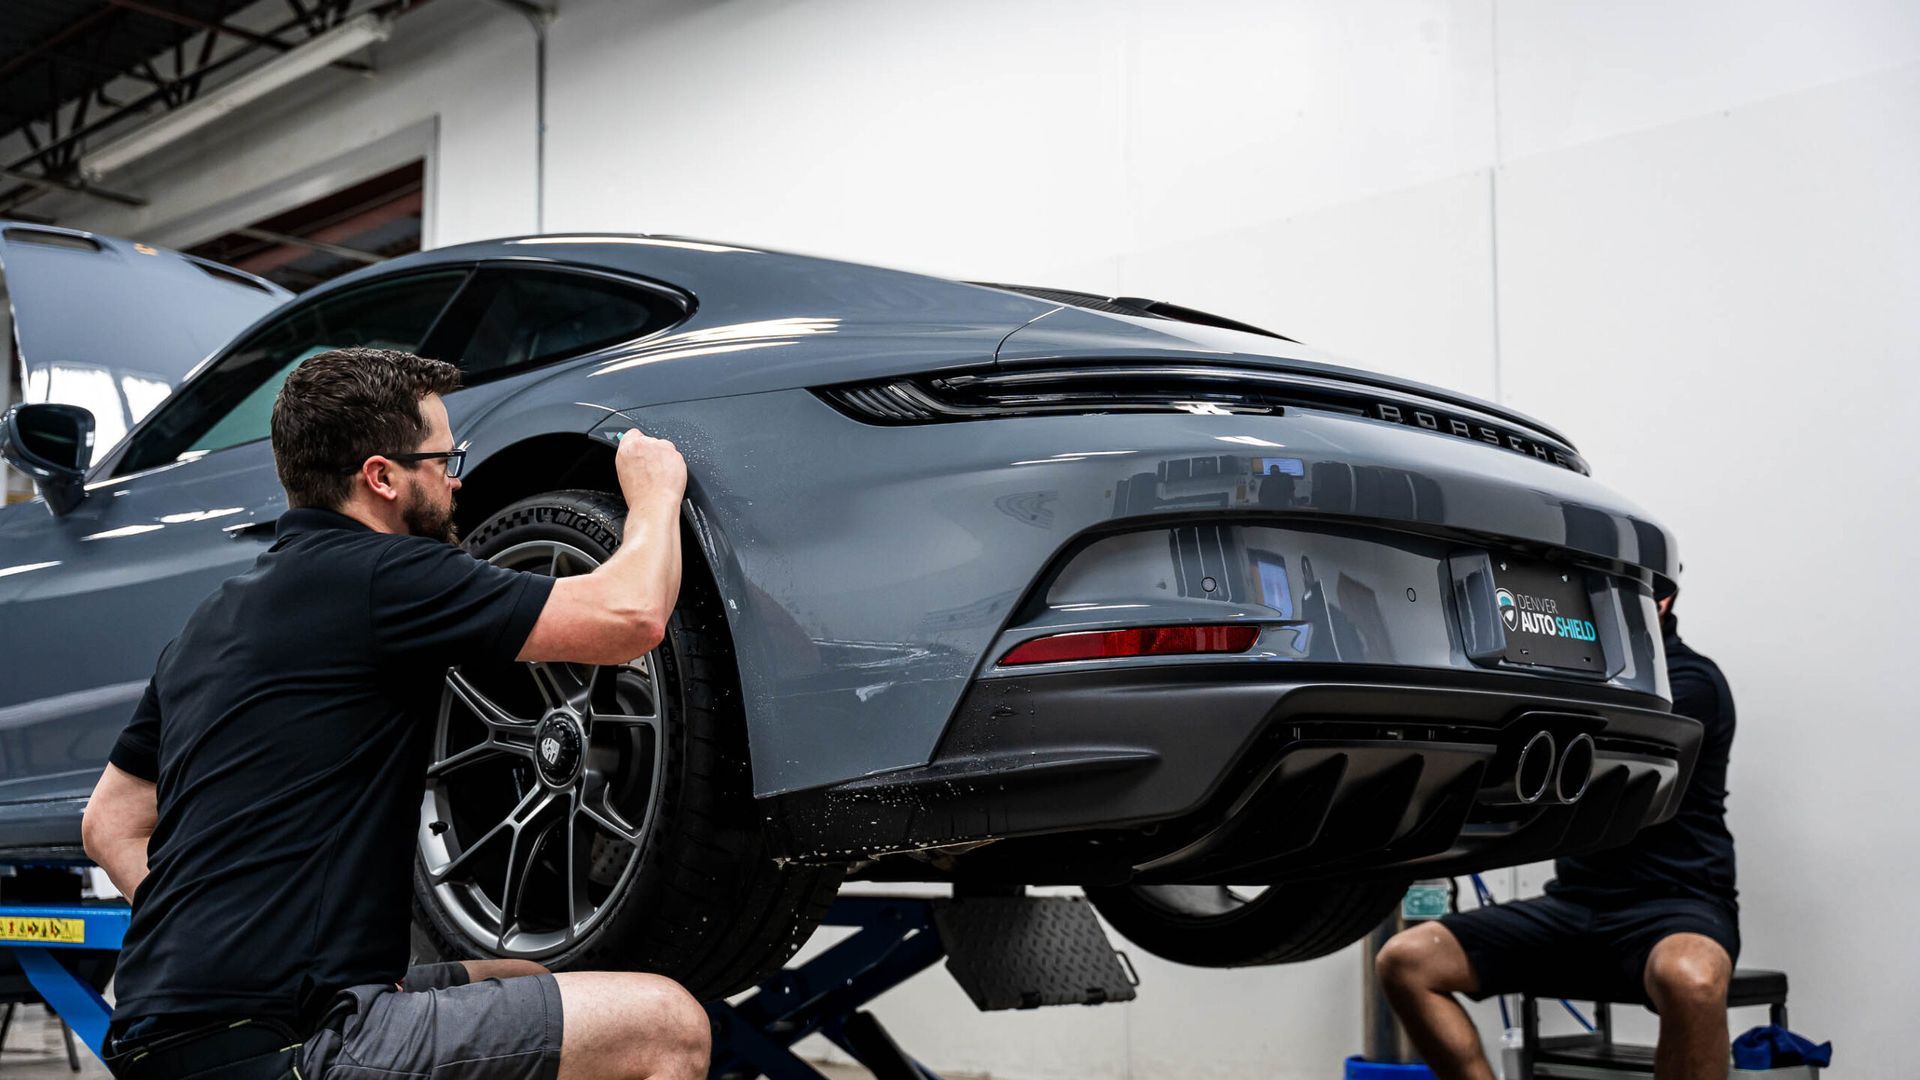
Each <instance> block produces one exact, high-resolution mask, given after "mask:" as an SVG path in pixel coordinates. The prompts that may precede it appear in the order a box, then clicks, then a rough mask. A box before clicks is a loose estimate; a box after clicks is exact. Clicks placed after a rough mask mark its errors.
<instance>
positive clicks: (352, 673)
mask: <svg viewBox="0 0 1920 1080" xmlns="http://www.w3.org/2000/svg"><path fill="white" fill-rule="evenodd" d="M552 587H553V579H552V578H548V577H542V576H539V575H534V574H524V573H519V572H515V571H511V570H503V569H500V568H498V567H494V566H490V565H488V564H486V563H484V562H481V561H479V560H477V559H475V558H473V557H472V556H470V555H468V554H467V553H466V552H464V551H462V550H460V549H459V548H456V547H454V546H452V545H450V544H447V543H443V542H441V541H438V540H429V539H426V538H423V537H415V536H396V535H392V534H387V533H378V532H374V531H373V530H371V529H369V528H367V527H366V526H365V525H362V524H360V523H359V522H357V521H355V520H353V519H352V518H349V517H346V516H344V515H342V514H336V513H333V512H331V511H327V510H318V509H311V508H309V509H296V510H291V511H288V512H287V513H286V514H285V515H284V516H282V517H281V519H280V522H279V526H278V532H277V536H276V538H275V540H274V543H273V546H272V547H271V548H269V549H268V550H267V552H266V553H265V554H263V555H261V557H260V560H259V561H258V562H257V563H255V564H254V566H253V568H252V569H251V570H248V571H247V572H246V573H244V574H241V575H239V576H238V577H235V578H232V579H231V580H229V581H227V582H226V583H225V584H223V585H221V586H220V588H219V589H218V590H216V591H215V592H214V594H213V595H212V596H210V597H208V598H207V600H206V601H205V602H204V603H202V604H201V605H200V607H199V609H198V610H196V611H195V612H194V613H193V617H192V618H191V619H189V620H188V622H187V625H186V629H185V630H183V631H181V633H180V636H179V637H177V638H175V639H174V641H173V642H172V643H171V644H170V645H168V646H167V648H166V649H165V650H163V651H162V653H161V655H160V662H159V666H158V667H157V669H156V670H155V671H154V675H153V681H152V682H151V683H150V684H149V685H148V686H147V692H146V696H145V697H144V698H143V699H142V701H141V703H140V706H139V708H138V709H137V710H136V711H135V713H134V717H133V720H132V722H131V723H130V724H129V725H128V726H127V730H126V732H125V733H124V734H122V735H121V736H120V741H119V743H118V744H117V745H116V746H115V747H114V749H113V753H112V755H111V758H110V760H111V761H112V762H113V763H114V764H115V765H117V766H119V767H120V768H121V769H124V770H125V771H127V772H129V773H132V774H133V775H134V776H138V777H141V778H143V779H147V780H153V781H155V782H156V783H157V784H158V785H159V811H160V820H159V827H158V829H157V830H156V831H155V832H154V834H153V839H152V841H151V842H150V843H149V845H148V848H147V861H148V866H149V868H150V872H149V874H148V876H147V879H146V881H145V882H144V883H142V885H141V886H140V888H139V890H138V892H137V894H136V895H135V897H134V906H133V924H132V926H131V928H130V929H129V931H128V934H127V939H126V945H125V947H124V948H123V949H122V951H121V954H120V966H119V970H118V974H117V976H116V979H117V983H116V985H117V989H118V1000H117V1004H116V1006H115V1009H114V1022H115V1027H116V1029H121V1028H124V1026H125V1025H126V1024H128V1023H130V1022H131V1021H133V1020H136V1019H139V1018H141V1017H146V1016H163V1017H169V1018H171V1017H175V1016H192V1015H202V1016H208V1015H211V1016H255V1017H276V1018H288V1019H292V1020H295V1021H296V1022H298V1021H302V1020H309V1019H312V1018H313V1017H314V1016H315V1015H316V1014H317V1013H318V1012H319V1011H321V1010H322V1009H324V1007H325V1005H326V1002H327V999H328V998H329V997H331V996H332V994H333V993H334V992H335V991H338V990H340V989H343V988H345V987H348V986H356V985H361V984H365V983H382V982H394V981H397V980H398V979H399V978H400V977H401V975H402V974H403V973H404V972H405V969H406V966H407V958H408V934H407V924H408V919H409V896H408V894H409V890H410V889H411V873H412V859H413V853H414V834H415V831H416V830H417V828H418V826H419V820H420V799H421V792H422V789H423V784H424V779H425V773H426V767H427V755H428V753H429V738H430V736H431V732H432V721H433V719H434V717H435V715H436V709H437V708H438V705H439V701H440V694H441V691H442V687H443V686H444V678H445V673H446V669H447V668H448V667H450V666H453V665H456V664H465V663H478V664H502V663H509V662H511V661H512V660H513V659H514V658H515V657H516V656H517V655H519V652H520V649H521V647H522V646H523V645H524V644H525V643H526V639H527V635H528V634H530V633H531V632H532V630H533V624H534V621H535V620H536V619H537V618H538V617H539V615H540V609H541V607H542V606H544V605H545V603H546V600H547V595H548V593H549V592H550V591H551V590H552ZM169 1026H171V1023H169Z"/></svg>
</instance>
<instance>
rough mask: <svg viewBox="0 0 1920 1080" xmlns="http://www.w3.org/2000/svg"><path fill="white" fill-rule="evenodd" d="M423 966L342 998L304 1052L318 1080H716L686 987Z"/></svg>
mask: <svg viewBox="0 0 1920 1080" xmlns="http://www.w3.org/2000/svg"><path fill="white" fill-rule="evenodd" d="M531 966H533V965H525V966H521V965H519V964H515V965H514V966H510V967H505V968H492V967H490V966H487V967H482V968H481V969H480V971H481V972H482V973H484V974H486V975H487V977H486V978H484V979H477V980H469V979H467V978H466V976H467V974H468V969H467V968H466V967H464V966H463V965H462V964H460V963H457V962H450V963H445V964H433V965H426V966H423V967H416V968H414V969H413V970H411V971H409V972H408V973H407V978H406V979H405V980H403V984H402V985H403V986H404V989H402V988H399V987H395V986H394V985H392V984H386V985H368V986H356V987H353V988H351V989H349V990H346V991H344V992H343V993H342V996H341V999H340V1000H339V1001H337V1002H336V1004H335V1007H334V1011H333V1012H332V1013H330V1014H329V1016H328V1022H327V1023H325V1024H323V1025H322V1026H321V1028H320V1030H319V1031H318V1032H316V1033H315V1035H314V1037H312V1038H310V1039H308V1040H307V1042H306V1043H305V1044H304V1046H303V1048H302V1050H301V1059H300V1068H301V1072H302V1073H303V1075H306V1076H308V1077H313V1078H316V1080H335V1078H336V1077H339V1076H354V1077H358V1076H360V1075H362V1073H363V1072H365V1073H368V1074H369V1075H370V1074H371V1071H378V1072H382V1073H391V1074H394V1075H396V1076H425V1075H427V1074H428V1073H432V1072H434V1070H436V1069H438V1068H440V1067H441V1066H444V1065H449V1064H453V1063H462V1065H463V1067H464V1068H465V1070H466V1071H465V1072H463V1073H462V1075H466V1074H467V1073H468V1072H470V1073H472V1074H473V1075H476V1076H478V1075H483V1074H484V1075H486V1076H488V1077H493V1078H497V1080H696V1078H701V1077H705V1076H706V1071H707V1054H708V1044H709V1042H710V1041H711V1029H710V1027H709V1025H708V1020H707V1013H706V1010H705V1009H703V1008H701V1007H700V1003H699V1002H697V1001H695V1000H694V999H693V996H692V995H691V994H689V993H687V992H686V991H685V990H683V989H681V987H680V985H679V984H678V983H675V982H674V981H673V980H671V979H666V978H662V977H661V976H658V975H640V974H634V973H630V972H598V971H596V972H570V973H567V974H562V975H550V974H546V973H544V972H541V973H535V972H531V971H527V970H526V967H531Z"/></svg>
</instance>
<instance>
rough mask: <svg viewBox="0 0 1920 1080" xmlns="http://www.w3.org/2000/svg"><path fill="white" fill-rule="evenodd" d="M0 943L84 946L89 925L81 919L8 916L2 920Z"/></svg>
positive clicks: (0, 922) (0, 919)
mask: <svg viewBox="0 0 1920 1080" xmlns="http://www.w3.org/2000/svg"><path fill="white" fill-rule="evenodd" d="M0 941H4V942H29V943H40V942H57V943H60V944H64V945H84V944H86V942H87V924H86V922H85V921H84V920H81V919H43V918H39V917H37V916H35V917H28V918H22V917H17V916H8V917H6V918H0Z"/></svg>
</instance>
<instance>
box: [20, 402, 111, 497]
mask: <svg viewBox="0 0 1920 1080" xmlns="http://www.w3.org/2000/svg"><path fill="white" fill-rule="evenodd" d="M0 427H4V428H5V442H4V444H0V457H5V458H6V459H7V464H9V465H12V466H13V467H14V468H16V469H19V470H20V471H21V472H23V473H26V474H27V475H28V476H29V477H31V478H32V479H33V482H34V483H35V484H38V485H39V486H40V494H41V496H42V497H43V498H45V499H46V500H47V507H48V509H50V510H52V511H53V512H54V513H56V514H64V513H66V512H67V511H69V510H71V509H73V508H74V507H76V506H78V505H80V500H81V499H83V498H85V497H86V479H87V465H88V464H89V463H91V462H92V461H93V414H92V413H90V412H88V411H87V410H85V409H83V408H81V407H80V406H78V405H59V404H53V403H41V404H35V405H15V406H14V407H13V408H11V409H8V410H7V414H6V416H5V417H4V418H0Z"/></svg>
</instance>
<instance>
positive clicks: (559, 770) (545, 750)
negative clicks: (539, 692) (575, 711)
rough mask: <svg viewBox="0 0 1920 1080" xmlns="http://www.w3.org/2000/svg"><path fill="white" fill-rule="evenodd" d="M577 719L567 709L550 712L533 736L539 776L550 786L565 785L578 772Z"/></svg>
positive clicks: (582, 739)
mask: <svg viewBox="0 0 1920 1080" xmlns="http://www.w3.org/2000/svg"><path fill="white" fill-rule="evenodd" d="M585 742H586V740H585V739H584V738H582V737H581V733H580V722H579V721H578V720H575V719H574V718H573V717H572V716H569V715H567V714H566V713H561V712H555V713H549V714H548V715H547V718H546V719H545V720H542V721H540V727H539V728H538V729H537V730H536V731H535V733H534V737H533V759H534V762H535V763H536V764H538V765H539V767H540V779H542V780H544V781H546V782H547V783H548V784H549V785H550V786H552V787H565V786H567V785H568V784H571V783H572V782H573V781H574V778H575V777H577V776H578V775H579V774H580V758H581V752H580V751H581V748H582V747H583V746H584V744H585Z"/></svg>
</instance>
